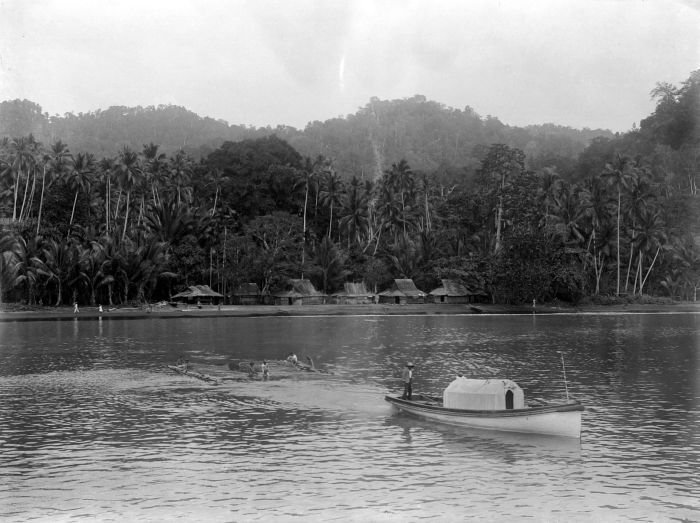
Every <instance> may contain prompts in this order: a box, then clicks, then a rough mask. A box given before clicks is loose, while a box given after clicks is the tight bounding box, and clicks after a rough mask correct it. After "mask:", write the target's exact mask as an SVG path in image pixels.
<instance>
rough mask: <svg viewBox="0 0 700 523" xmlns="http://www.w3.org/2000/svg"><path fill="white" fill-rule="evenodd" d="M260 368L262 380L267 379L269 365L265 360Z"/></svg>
mask: <svg viewBox="0 0 700 523" xmlns="http://www.w3.org/2000/svg"><path fill="white" fill-rule="evenodd" d="M260 370H261V371H262V379H263V381H267V379H268V378H269V377H270V367H269V366H268V365H267V360H263V362H262V365H261V366H260Z"/></svg>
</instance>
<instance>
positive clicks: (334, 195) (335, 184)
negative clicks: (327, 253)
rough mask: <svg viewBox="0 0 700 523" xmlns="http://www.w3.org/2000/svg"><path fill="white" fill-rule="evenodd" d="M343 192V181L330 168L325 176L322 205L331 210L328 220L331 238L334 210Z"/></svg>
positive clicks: (322, 188) (323, 179)
mask: <svg viewBox="0 0 700 523" xmlns="http://www.w3.org/2000/svg"><path fill="white" fill-rule="evenodd" d="M342 190H343V182H342V180H341V179H340V177H339V176H338V174H337V173H336V172H335V170H334V169H333V168H332V167H330V168H328V169H327V170H326V171H325V172H324V174H323V178H322V186H321V194H320V196H321V204H322V205H324V206H325V207H328V208H329V209H330V218H329V220H328V237H329V238H330V237H331V231H332V229H333V208H334V207H335V206H337V205H339V204H340V197H341V193H342Z"/></svg>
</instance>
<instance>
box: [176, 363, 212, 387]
mask: <svg viewBox="0 0 700 523" xmlns="http://www.w3.org/2000/svg"><path fill="white" fill-rule="evenodd" d="M168 368H169V369H170V370H174V371H175V372H177V373H179V374H182V375H184V376H190V377H191V378H196V379H198V380H201V381H206V382H207V383H212V384H214V385H218V384H219V380H218V379H217V378H215V377H213V376H209V375H207V374H202V373H200V372H195V371H193V370H190V369H187V368H185V366H184V365H168Z"/></svg>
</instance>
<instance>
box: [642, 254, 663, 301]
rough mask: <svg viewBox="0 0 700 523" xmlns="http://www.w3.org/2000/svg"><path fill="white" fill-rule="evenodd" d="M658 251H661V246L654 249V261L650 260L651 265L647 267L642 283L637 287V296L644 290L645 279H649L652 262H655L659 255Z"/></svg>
mask: <svg viewBox="0 0 700 523" xmlns="http://www.w3.org/2000/svg"><path fill="white" fill-rule="evenodd" d="M660 250H661V246H659V247H657V248H656V254H654V259H653V260H651V265H649V269H648V270H647V273H646V276H644V279H643V280H642V283H641V284H640V285H639V294H642V290H643V289H644V284H645V283H646V282H647V278H648V277H649V274H650V273H651V269H652V268H653V267H654V262H656V257H657V256H658V255H659V251H660Z"/></svg>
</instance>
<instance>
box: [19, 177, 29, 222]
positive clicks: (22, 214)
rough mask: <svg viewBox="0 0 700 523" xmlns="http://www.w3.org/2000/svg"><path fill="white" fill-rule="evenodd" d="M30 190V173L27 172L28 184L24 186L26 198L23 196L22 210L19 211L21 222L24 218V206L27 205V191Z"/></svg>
mask: <svg viewBox="0 0 700 523" xmlns="http://www.w3.org/2000/svg"><path fill="white" fill-rule="evenodd" d="M28 190H29V171H27V182H26V183H25V184H24V196H22V208H21V209H20V211H19V220H20V221H22V218H23V216H24V204H26V203H27V191H28Z"/></svg>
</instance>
